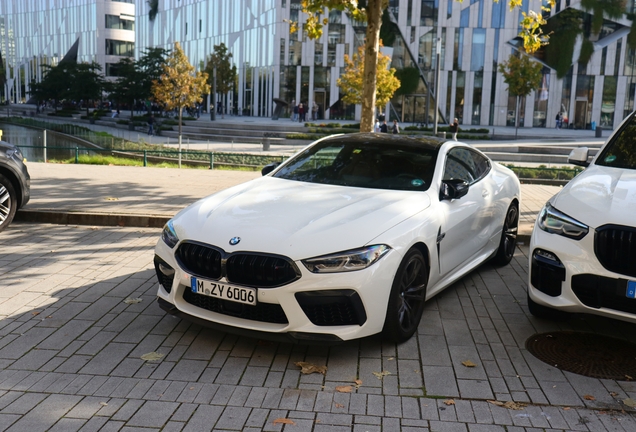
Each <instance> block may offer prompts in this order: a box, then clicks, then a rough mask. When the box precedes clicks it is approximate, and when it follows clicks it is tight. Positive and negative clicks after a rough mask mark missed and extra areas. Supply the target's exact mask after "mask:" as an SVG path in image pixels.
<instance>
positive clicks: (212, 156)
mask: <svg viewBox="0 0 636 432" xmlns="http://www.w3.org/2000/svg"><path fill="white" fill-rule="evenodd" d="M210 169H211V170H213V169H214V153H212V152H210Z"/></svg>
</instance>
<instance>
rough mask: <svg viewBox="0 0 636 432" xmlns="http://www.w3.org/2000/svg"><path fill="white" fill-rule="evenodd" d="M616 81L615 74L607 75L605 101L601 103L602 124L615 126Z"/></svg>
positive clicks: (604, 91)
mask: <svg viewBox="0 0 636 432" xmlns="http://www.w3.org/2000/svg"><path fill="white" fill-rule="evenodd" d="M616 82H617V79H616V77H614V76H606V77H605V81H604V82H603V103H602V104H601V122H600V125H601V126H605V127H609V128H612V127H614V111H615V110H616Z"/></svg>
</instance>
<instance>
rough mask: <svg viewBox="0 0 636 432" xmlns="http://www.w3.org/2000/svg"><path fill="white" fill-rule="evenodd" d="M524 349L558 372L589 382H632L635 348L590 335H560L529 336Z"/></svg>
mask: <svg viewBox="0 0 636 432" xmlns="http://www.w3.org/2000/svg"><path fill="white" fill-rule="evenodd" d="M526 348H527V349H528V351H530V353H531V354H532V355H534V356H535V357H536V358H538V359H539V360H541V361H543V362H545V363H547V364H549V365H551V366H554V367H556V368H558V369H561V370H564V371H568V372H573V373H575V374H579V375H584V376H587V377H591V378H600V379H613V380H618V381H631V380H632V379H636V345H635V344H633V343H631V342H628V341H624V340H620V339H615V338H612V337H609V336H603V335H598V334H594V333H580V332H572V331H560V332H551V333H542V334H536V335H534V336H531V337H530V338H528V340H527V341H526Z"/></svg>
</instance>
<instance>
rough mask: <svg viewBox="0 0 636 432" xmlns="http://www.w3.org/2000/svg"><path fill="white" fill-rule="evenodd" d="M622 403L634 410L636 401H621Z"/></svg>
mask: <svg viewBox="0 0 636 432" xmlns="http://www.w3.org/2000/svg"><path fill="white" fill-rule="evenodd" d="M623 403H624V404H625V405H627V406H628V407H631V408H636V400H634V399H632V398H627V399H623Z"/></svg>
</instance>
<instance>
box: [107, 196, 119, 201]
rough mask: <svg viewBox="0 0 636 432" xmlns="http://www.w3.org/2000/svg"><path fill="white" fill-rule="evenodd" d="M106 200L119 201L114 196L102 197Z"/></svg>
mask: <svg viewBox="0 0 636 432" xmlns="http://www.w3.org/2000/svg"><path fill="white" fill-rule="evenodd" d="M104 199H105V200H106V201H119V198H115V197H106V198H104Z"/></svg>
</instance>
